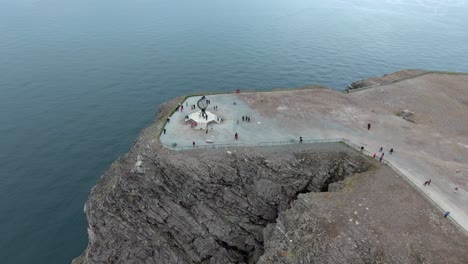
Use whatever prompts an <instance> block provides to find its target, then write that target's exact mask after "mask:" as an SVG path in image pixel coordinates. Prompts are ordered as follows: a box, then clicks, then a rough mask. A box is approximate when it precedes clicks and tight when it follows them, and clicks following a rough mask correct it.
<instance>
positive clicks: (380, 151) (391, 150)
mask: <svg viewBox="0 0 468 264" xmlns="http://www.w3.org/2000/svg"><path fill="white" fill-rule="evenodd" d="M362 150H364V147H361V151H362ZM379 153H382V154H381V155H380V158H379V162H382V159H383V157H384V155H385V153H384V151H383V147H380V149H379ZM388 153H390V155H392V154H393V148H391V149H390V150H389V151H388ZM376 156H377V153H375V152H374V155H373V158H374V159H375V157H376Z"/></svg>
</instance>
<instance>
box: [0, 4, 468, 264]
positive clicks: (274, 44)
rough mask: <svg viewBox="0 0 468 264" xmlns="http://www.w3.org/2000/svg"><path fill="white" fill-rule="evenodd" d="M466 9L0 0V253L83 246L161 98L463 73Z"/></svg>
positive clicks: (6, 257) (41, 256) (70, 250)
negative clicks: (93, 197)
mask: <svg viewBox="0 0 468 264" xmlns="http://www.w3.org/2000/svg"><path fill="white" fill-rule="evenodd" d="M467 14H468V4H467V3H466V2H464V1H454V0H446V1H442V0H441V1H437V0H427V1H426V0H405V1H399V0H394V1H391V0H388V1H384V0H372V1H358V0H349V1H342V0H327V1H316V0H309V1H305V0H288V1H279V0H268V1H267V0H258V1H256V0H237V1H226V0H199V1H188V0H176V1H159V0H133V1H130V0H127V1H123V0H113V1H110V0H100V1H96V0H93V1H91V0H80V1H78V0H74V1H70V0H8V1H6V0H0V262H1V263H36V264H37V263H69V262H70V261H71V260H72V258H74V257H76V256H78V255H79V254H81V253H82V251H83V250H84V249H85V247H86V244H87V234H86V219H85V216H84V214H83V205H84V203H85V201H86V198H87V196H88V194H89V192H90V190H91V188H92V186H93V185H94V184H95V183H96V181H97V180H98V179H99V177H100V175H101V174H102V173H103V172H104V171H105V170H106V168H107V167H108V166H109V165H110V164H111V162H112V161H114V160H115V159H116V158H117V157H118V156H120V155H122V154H124V153H125V152H126V151H127V150H128V149H129V148H130V146H131V145H132V142H133V141H134V140H135V139H136V137H137V135H138V132H139V131H140V130H141V129H142V128H144V127H145V126H147V125H148V124H150V122H151V121H152V120H153V118H154V113H155V111H156V109H157V107H158V106H159V105H160V104H161V103H162V102H164V101H167V100H169V99H171V98H174V97H175V96H179V95H184V94H187V93H193V92H195V91H232V90H234V89H237V88H240V89H243V88H248V89H269V88H272V87H297V86H303V85H306V84H323V85H327V86H330V87H332V88H334V89H344V88H345V87H346V86H347V84H349V83H350V82H352V81H354V80H357V79H360V78H365V77H369V76H374V75H381V74H385V73H390V72H393V71H396V70H400V69H404V68H422V69H433V70H447V71H465V72H468V15H467Z"/></svg>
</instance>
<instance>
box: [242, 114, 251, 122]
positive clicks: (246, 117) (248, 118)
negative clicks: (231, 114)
mask: <svg viewBox="0 0 468 264" xmlns="http://www.w3.org/2000/svg"><path fill="white" fill-rule="evenodd" d="M242 121H246V122H250V116H247V115H246V116H242Z"/></svg>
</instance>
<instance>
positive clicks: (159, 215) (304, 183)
mask: <svg viewBox="0 0 468 264" xmlns="http://www.w3.org/2000/svg"><path fill="white" fill-rule="evenodd" d="M368 168H370V165H369V163H368V162H367V161H366V160H365V159H364V158H363V157H361V156H359V154H357V153H355V152H354V151H349V150H347V149H346V147H344V146H342V145H340V144H327V145H322V146H321V147H315V148H310V147H303V148H299V149H297V148H289V149H288V148H287V147H286V148H284V147H283V148H265V149H263V150H262V149H258V150H248V149H244V150H241V149H238V150H232V154H228V153H226V151H225V150H213V151H209V152H205V153H203V152H197V151H188V152H185V153H174V152H169V151H167V150H163V149H158V148H157V147H155V148H153V146H150V145H146V146H144V145H140V144H139V143H137V144H136V145H135V147H134V148H133V149H132V151H131V152H130V153H129V154H127V155H126V156H125V157H123V158H121V159H120V160H118V161H117V162H115V163H114V164H113V165H112V166H111V168H110V169H109V171H108V172H107V173H106V174H105V175H104V176H103V177H102V179H101V180H100V182H99V183H98V185H97V186H96V187H95V188H94V189H93V190H92V193H91V195H90V198H89V200H88V202H87V203H86V206H85V212H86V215H87V217H88V223H89V227H88V234H89V245H88V248H87V250H86V252H85V254H84V255H83V256H81V257H80V258H78V259H76V260H75V263H104V262H105V263H255V262H256V261H257V260H258V259H259V257H260V256H261V255H262V254H263V251H264V237H263V229H264V228H265V227H266V226H267V225H268V224H271V223H274V222H275V221H276V218H277V216H278V214H279V213H280V212H283V211H285V210H287V209H288V208H289V207H290V203H291V202H292V201H293V200H295V199H296V197H297V195H298V194H300V193H307V192H320V191H327V190H328V186H329V185H330V184H332V183H334V182H338V181H341V180H343V179H344V178H345V177H347V176H349V175H352V174H354V173H356V172H360V171H363V170H367V169H368Z"/></svg>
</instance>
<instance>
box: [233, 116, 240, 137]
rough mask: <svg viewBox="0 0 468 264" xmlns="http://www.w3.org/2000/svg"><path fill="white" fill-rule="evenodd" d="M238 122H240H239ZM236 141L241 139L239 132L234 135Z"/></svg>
mask: <svg viewBox="0 0 468 264" xmlns="http://www.w3.org/2000/svg"><path fill="white" fill-rule="evenodd" d="M237 121H239V120H237ZM234 139H236V140H238V139H239V135H238V134H237V132H236V134H235V135H234Z"/></svg>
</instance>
